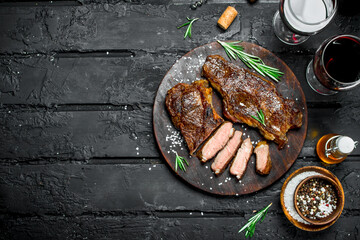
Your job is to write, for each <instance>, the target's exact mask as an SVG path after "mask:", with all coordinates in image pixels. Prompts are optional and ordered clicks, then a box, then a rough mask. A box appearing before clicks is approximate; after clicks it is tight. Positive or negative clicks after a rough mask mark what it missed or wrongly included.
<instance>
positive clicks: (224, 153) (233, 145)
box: [211, 131, 242, 175]
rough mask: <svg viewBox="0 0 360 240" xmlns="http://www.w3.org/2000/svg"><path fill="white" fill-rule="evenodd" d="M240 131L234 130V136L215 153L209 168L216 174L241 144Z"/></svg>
mask: <svg viewBox="0 0 360 240" xmlns="http://www.w3.org/2000/svg"><path fill="white" fill-rule="evenodd" d="M241 136H242V132H240V131H235V133H234V136H233V137H232V138H231V139H230V140H229V141H228V143H227V144H226V146H225V147H224V148H223V149H222V150H221V151H220V152H219V153H218V154H217V155H216V157H215V160H214V162H213V163H212V164H211V169H212V170H213V171H214V173H215V174H216V175H218V174H220V173H222V172H223V171H224V170H225V169H226V167H227V166H228V164H229V163H230V162H231V160H232V159H233V157H234V156H235V154H236V151H237V150H238V149H239V147H240V144H241Z"/></svg>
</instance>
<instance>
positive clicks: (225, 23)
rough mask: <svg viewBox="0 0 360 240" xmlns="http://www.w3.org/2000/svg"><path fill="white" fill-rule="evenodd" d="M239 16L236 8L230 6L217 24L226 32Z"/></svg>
mask: <svg viewBox="0 0 360 240" xmlns="http://www.w3.org/2000/svg"><path fill="white" fill-rule="evenodd" d="M237 14H238V12H237V11H236V9H235V8H233V7H231V6H228V7H227V8H226V10H225V11H224V12H223V14H222V15H221V17H220V18H219V20H218V22H217V24H218V25H219V27H221V28H222V29H224V30H226V29H228V27H229V26H230V24H231V23H232V22H233V21H234V19H235V18H236V16H237Z"/></svg>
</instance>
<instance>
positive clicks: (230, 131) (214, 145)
mask: <svg viewBox="0 0 360 240" xmlns="http://www.w3.org/2000/svg"><path fill="white" fill-rule="evenodd" d="M234 132H235V129H234V128H233V124H232V123H231V122H224V123H223V124H221V126H220V127H219V128H218V129H217V130H216V131H215V133H214V134H213V135H212V136H211V137H210V138H209V139H208V140H207V141H206V142H205V143H204V145H203V146H202V147H201V148H200V149H199V151H197V153H196V156H197V157H198V158H199V159H200V160H201V161H202V162H206V161H208V160H210V159H211V158H213V157H214V156H215V155H216V153H218V152H219V151H220V150H221V149H223V148H224V146H225V145H226V143H227V142H228V141H229V139H230V138H231V137H232V136H233V135H234Z"/></svg>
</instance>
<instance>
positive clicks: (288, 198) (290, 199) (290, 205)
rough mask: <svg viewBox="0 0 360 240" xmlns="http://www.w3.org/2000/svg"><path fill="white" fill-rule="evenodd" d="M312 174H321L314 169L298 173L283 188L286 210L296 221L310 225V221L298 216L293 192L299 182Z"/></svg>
mask: <svg viewBox="0 0 360 240" xmlns="http://www.w3.org/2000/svg"><path fill="white" fill-rule="evenodd" d="M314 175H322V174H320V173H318V172H315V171H308V172H303V173H300V174H298V175H296V176H295V177H293V178H292V179H291V180H290V181H289V182H288V184H287V185H286V188H285V190H284V205H285V208H286V209H287V210H288V212H289V214H290V215H291V216H292V217H293V218H294V219H295V220H296V221H298V222H300V223H304V224H307V225H310V223H308V222H307V221H305V220H304V219H302V218H301V217H300V215H299V214H298V213H297V211H296V209H295V206H294V194H295V189H296V187H297V186H298V185H299V183H300V182H301V181H302V180H304V179H305V178H307V177H310V176H314Z"/></svg>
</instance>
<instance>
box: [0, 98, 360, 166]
mask: <svg viewBox="0 0 360 240" xmlns="http://www.w3.org/2000/svg"><path fill="white" fill-rule="evenodd" d="M125 107H126V109H127V110H125ZM134 107H136V108H134V109H132V106H130V107H128V106H120V107H119V108H120V109H121V110H118V111H114V110H111V109H110V110H109V111H104V110H102V111H90V110H89V109H87V110H86V108H85V110H84V111H73V110H68V111H46V110H45V111H40V110H39V109H36V108H35V109H31V108H30V109H29V110H28V111H25V110H20V111H19V110H17V109H15V110H13V109H3V111H2V112H0V121H1V122H2V123H3V125H2V126H1V128H0V159H2V160H6V161H12V162H14V161H15V162H16V161H27V160H36V159H38V158H54V159H60V160H61V159H69V158H71V159H77V160H84V159H89V158H93V157H96V158H103V157H111V158H114V157H140V158H143V157H152V158H153V157H159V156H160V155H159V154H160V153H159V151H158V150H157V149H158V148H157V145H156V142H155V139H154V135H153V126H152V106H151V105H137V106H134ZM77 108H80V109H81V106H80V107H79V106H77ZM90 109H91V108H90ZM358 110H359V105H358V103H352V104H349V105H348V106H344V107H341V108H337V109H335V108H309V110H308V115H309V125H308V131H307V136H306V140H305V143H304V146H303V149H302V150H301V152H300V155H299V157H310V156H315V150H314V148H315V145H316V143H317V141H318V140H319V139H320V137H321V136H323V135H324V134H327V133H338V134H343V135H347V136H350V137H352V138H354V139H356V138H357V137H358V136H360V115H359V114H358ZM344 126H353V127H351V128H350V127H349V128H344ZM353 154H354V155H360V148H356V149H355V150H354V152H353Z"/></svg>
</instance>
